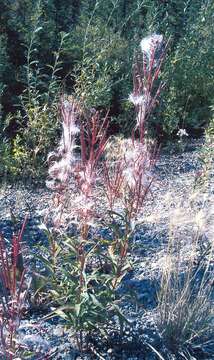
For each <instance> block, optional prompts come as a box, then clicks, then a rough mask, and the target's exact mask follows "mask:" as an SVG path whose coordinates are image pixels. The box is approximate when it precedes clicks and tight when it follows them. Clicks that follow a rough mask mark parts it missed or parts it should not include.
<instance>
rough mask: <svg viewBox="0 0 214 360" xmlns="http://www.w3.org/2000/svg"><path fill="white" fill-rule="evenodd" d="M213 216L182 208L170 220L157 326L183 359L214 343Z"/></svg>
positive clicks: (189, 357) (169, 346)
mask: <svg viewBox="0 0 214 360" xmlns="http://www.w3.org/2000/svg"><path fill="white" fill-rule="evenodd" d="M188 210H190V209H188ZM208 215H209V216H208ZM211 217H212V215H211V214H205V212H204V211H202V210H197V211H196V214H195V216H194V212H193V209H191V211H189V215H188V213H187V212H185V211H184V209H182V210H181V209H179V210H176V211H174V216H172V217H171V218H170V233H169V235H170V236H169V243H168V249H167V252H166V256H165V258H164V260H165V261H162V267H161V271H162V274H161V286H160V292H159V294H158V300H159V305H158V308H157V323H158V327H159V329H160V331H161V334H162V336H163V339H164V341H165V344H166V346H167V347H168V348H169V349H170V350H171V351H172V352H173V353H174V354H177V355H176V356H180V357H181V359H192V357H191V356H193V355H194V349H196V348H197V349H199V348H201V349H202V350H203V348H204V347H206V346H207V345H208V344H209V343H212V341H213V340H212V339H213V321H214V311H213V305H214V304H213V295H214V294H213V254H214V241H213V240H214V239H213V237H211V238H208V237H206V235H207V234H208V231H207V228H208V226H209V222H210V218H211ZM205 234H206V235H205ZM180 357H179V358H180Z"/></svg>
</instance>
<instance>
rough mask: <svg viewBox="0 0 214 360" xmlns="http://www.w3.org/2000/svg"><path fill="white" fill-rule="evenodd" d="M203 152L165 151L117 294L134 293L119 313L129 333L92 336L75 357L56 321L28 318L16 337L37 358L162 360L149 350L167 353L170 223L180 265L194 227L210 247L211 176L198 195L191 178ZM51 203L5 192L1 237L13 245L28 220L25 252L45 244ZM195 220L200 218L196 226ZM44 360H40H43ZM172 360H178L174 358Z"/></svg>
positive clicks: (34, 194) (45, 197)
mask: <svg viewBox="0 0 214 360" xmlns="http://www.w3.org/2000/svg"><path fill="white" fill-rule="evenodd" d="M201 145H202V142H201V141H198V142H193V143H191V146H189V148H188V150H187V151H186V152H184V153H182V154H174V155H173V154H172V155H169V154H167V153H166V154H165V153H164V152H163V153H162V155H161V156H160V159H159V160H158V162H157V164H156V169H155V173H156V181H155V182H154V185H153V188H152V193H151V194H150V196H149V198H148V200H147V202H146V205H145V208H144V211H143V216H142V220H143V223H142V226H141V227H140V229H139V231H138V233H137V235H136V236H135V237H134V239H133V244H132V245H133V251H132V254H130V257H131V260H132V261H133V263H134V264H135V265H134V267H133V270H132V271H131V272H130V273H129V274H128V275H127V276H126V277H125V280H124V282H123V285H122V286H121V289H120V291H121V292H127V291H129V292H132V293H134V294H136V295H135V296H136V301H133V302H127V303H126V304H124V309H123V310H124V312H125V314H126V315H127V316H128V318H129V319H130V322H132V327H131V328H130V327H127V329H126V330H125V334H124V338H123V341H122V344H121V339H118V336H117V335H116V334H115V333H114V332H112V333H110V334H109V340H108V341H106V342H104V341H103V339H99V337H97V338H96V341H94V345H93V340H91V342H90V344H91V345H90V354H88V355H84V356H82V355H81V356H80V355H79V354H78V351H77V350H76V347H75V342H74V336H73V334H72V332H71V331H69V330H65V329H64V326H63V323H62V321H60V320H59V319H54V320H49V321H40V319H41V315H40V314H37V313H35V314H32V316H31V317H30V320H29V319H27V318H26V319H24V320H23V321H22V322H21V327H20V338H22V339H23V342H24V343H26V344H28V346H32V347H34V348H36V349H37V351H38V352H39V351H40V353H45V352H47V351H49V350H50V349H51V351H52V353H53V354H54V355H53V356H52V357H49V358H53V359H57V360H58V359H71V360H72V359H78V360H80V359H105V360H108V359H109V360H110V359H112V360H113V359H124V360H140V359H142V360H143V359H144V360H153V359H154V360H155V359H159V357H158V355H156V354H155V352H154V351H153V350H151V347H150V346H149V345H148V344H150V345H152V346H153V347H154V348H155V349H156V350H158V351H159V352H160V353H162V354H165V353H166V349H165V348H164V344H163V341H162V339H161V335H160V334H159V333H158V330H157V327H156V324H155V307H156V304H157V300H156V293H157V289H158V287H159V279H160V269H161V268H162V266H163V265H164V259H165V256H166V249H167V246H168V239H169V223H170V222H171V223H173V221H174V220H173V219H176V224H177V225H176V236H177V237H178V240H179V244H180V245H179V246H180V250H181V252H182V254H183V261H184V262H185V261H188V258H189V256H191V242H192V234H193V232H194V227H195V223H196V222H197V221H199V220H200V221H201V222H203V227H204V228H203V236H202V238H201V243H202V245H203V244H205V245H206V244H207V242H210V241H212V229H213V223H214V213H213V204H214V203H213V192H214V186H213V179H214V177H213V173H212V174H211V181H210V182H209V186H207V187H204V190H203V191H202V189H201V188H200V190H198V189H197V187H196V188H194V185H195V177H197V174H199V172H200V170H201V163H200V162H199V158H198V157H199V155H198V154H199V152H198V149H199V148H200V146H201ZM196 148H197V151H196V150H195V149H196ZM50 197H51V193H50V191H48V190H46V189H45V188H43V189H30V188H26V187H24V186H21V185H18V186H17V187H14V186H13V187H12V186H2V188H1V189H0V231H1V232H2V233H3V234H4V236H5V237H6V238H10V236H11V234H12V232H13V231H14V227H15V228H16V226H17V227H18V226H20V221H21V219H23V218H24V216H25V214H26V213H28V214H29V221H28V224H27V228H26V232H25V236H24V242H25V243H26V244H27V246H29V247H31V246H32V245H33V244H34V245H35V244H42V243H45V242H46V237H45V235H44V233H43V232H42V231H41V230H40V229H39V224H40V223H41V220H42V217H43V215H44V213H45V211H46V210H47V209H48V207H49V205H50ZM198 213H200V214H201V217H200V219H199V217H198ZM12 219H13V221H12ZM197 219H198V220H197ZM201 219H202V220H203V221H202V220H201ZM14 220H15V223H16V222H17V224H15V225H14ZM178 224H179V226H178ZM32 324H34V327H32ZM213 351H214V349H213V348H211V349H206V351H205V353H206V355H205V357H204V355H203V357H202V356H201V357H200V356H199V357H196V359H212V358H214V352H213ZM168 355H169V354H168ZM212 356H213V357H212ZM37 358H38V357H37ZM42 358H44V359H45V356H44V357H41V359H42ZM35 359H36V357H35ZM171 359H178V358H177V357H174V358H173V356H172V357H171Z"/></svg>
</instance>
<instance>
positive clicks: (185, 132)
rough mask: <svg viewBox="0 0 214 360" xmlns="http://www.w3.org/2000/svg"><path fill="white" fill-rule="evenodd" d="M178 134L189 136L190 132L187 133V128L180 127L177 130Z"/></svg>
mask: <svg viewBox="0 0 214 360" xmlns="http://www.w3.org/2000/svg"><path fill="white" fill-rule="evenodd" d="M177 136H179V137H183V136H189V134H188V133H187V131H186V129H179V130H178V132H177Z"/></svg>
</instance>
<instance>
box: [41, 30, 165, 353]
mask: <svg viewBox="0 0 214 360" xmlns="http://www.w3.org/2000/svg"><path fill="white" fill-rule="evenodd" d="M141 50H142V51H141V56H142V61H141V57H140V55H139V56H137V57H136V59H135V64H134V67H133V83H134V90H133V93H132V94H131V95H130V96H129V100H130V101H131V102H132V103H133V104H134V106H135V109H136V114H137V115H136V124H135V126H134V127H133V131H132V134H131V135H132V136H131V140H128V141H127V142H124V144H122V145H121V147H120V151H119V155H118V157H117V158H116V160H115V161H108V160H107V158H106V157H105V153H106V145H107V141H108V139H107V128H108V113H107V114H106V115H105V116H104V119H103V118H102V114H101V113H100V112H97V111H95V110H91V112H90V111H89V116H87V117H86V118H85V117H84V114H83V111H82V110H81V109H82V108H81V104H79V103H78V101H76V100H75V99H74V97H72V98H71V100H69V98H67V99H64V98H63V99H62V100H61V104H60V116H61V121H62V138H61V141H60V144H59V147H58V149H57V150H56V151H55V152H51V153H50V154H49V156H48V163H49V178H48V180H47V186H48V187H49V188H51V189H52V190H53V206H52V207H51V209H50V210H49V213H48V215H47V219H49V220H51V224H52V227H51V228H49V229H48V228H46V231H47V232H48V233H49V239H51V241H50V249H49V250H50V251H49V254H48V252H46V253H45V254H44V258H43V263H44V264H45V265H46V267H47V268H48V270H49V273H50V276H49V283H50V293H51V295H52V297H53V302H54V304H55V305H56V306H55V309H54V312H53V313H52V314H51V316H54V315H59V316H61V317H62V318H64V319H65V320H66V322H67V325H68V326H72V327H73V328H74V330H75V334H76V340H77V344H78V346H79V349H80V350H82V349H83V343H84V334H86V333H87V332H89V331H91V330H93V329H98V328H99V325H100V324H101V323H106V322H107V320H108V319H110V318H112V316H113V315H117V316H118V319H119V323H120V330H121V331H122V329H123V323H124V321H125V320H126V319H125V317H124V316H123V314H122V312H121V310H120V306H119V305H120V302H121V301H122V299H121V296H119V293H118V291H117V290H118V288H119V285H120V283H121V280H122V278H123V277H124V275H125V274H126V273H127V271H128V270H129V269H130V266H131V265H130V263H129V261H128V253H129V247H130V239H131V237H132V236H133V234H134V232H135V231H136V228H137V223H138V220H139V217H140V214H141V211H142V207H143V204H144V201H145V198H146V195H147V194H148V192H149V191H150V187H151V184H152V181H153V178H154V176H153V172H152V169H153V166H154V162H155V158H156V151H154V150H152V149H149V146H148V144H146V141H145V125H146V121H147V120H148V117H149V115H150V113H151V111H152V109H153V108H154V106H155V104H156V101H157V98H158V96H159V94H160V91H161V89H162V88H163V84H162V83H161V82H159V75H160V69H161V65H162V63H163V60H164V56H165V50H166V46H164V44H163V37H162V36H161V35H156V34H154V35H151V36H149V37H146V38H145V39H143V40H142V42H141ZM105 231H107V232H108V236H105V235H103V234H104V233H105ZM40 259H41V257H40ZM102 331H103V333H104V334H106V333H105V327H103V330H102Z"/></svg>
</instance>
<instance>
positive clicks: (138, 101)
mask: <svg viewBox="0 0 214 360" xmlns="http://www.w3.org/2000/svg"><path fill="white" fill-rule="evenodd" d="M129 101H130V102H131V103H132V104H133V105H135V106H137V105H143V104H144V102H145V99H144V96H142V95H141V96H139V95H134V94H130V95H129Z"/></svg>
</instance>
